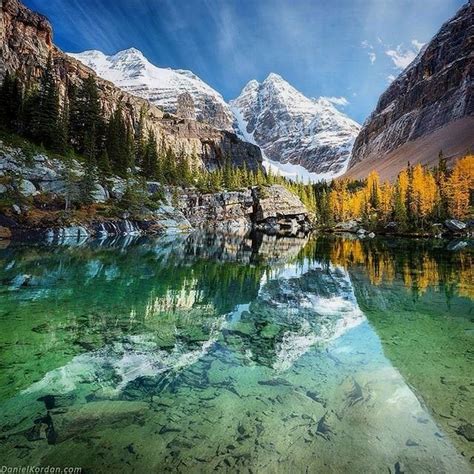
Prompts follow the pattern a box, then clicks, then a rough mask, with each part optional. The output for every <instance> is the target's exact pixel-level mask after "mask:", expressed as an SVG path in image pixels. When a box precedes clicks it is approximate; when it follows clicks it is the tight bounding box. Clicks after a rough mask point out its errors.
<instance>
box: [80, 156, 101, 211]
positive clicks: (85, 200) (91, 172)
mask: <svg viewBox="0 0 474 474" xmlns="http://www.w3.org/2000/svg"><path fill="white" fill-rule="evenodd" d="M96 181H97V171H96V168H95V166H94V165H92V164H89V165H87V166H86V167H85V171H84V174H83V175H82V177H81V179H80V181H79V201H80V203H81V204H85V205H90V204H92V203H93V202H94V191H95V188H96Z"/></svg>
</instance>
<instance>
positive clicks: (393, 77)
mask: <svg viewBox="0 0 474 474" xmlns="http://www.w3.org/2000/svg"><path fill="white" fill-rule="evenodd" d="M395 79H396V77H395V76H394V75H393V74H390V75H389V76H387V82H388V83H389V84H391V83H392V82H393V81H394V80H395Z"/></svg>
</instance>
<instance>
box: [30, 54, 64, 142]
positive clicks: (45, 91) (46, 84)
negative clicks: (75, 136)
mask: <svg viewBox="0 0 474 474" xmlns="http://www.w3.org/2000/svg"><path fill="white" fill-rule="evenodd" d="M38 101H39V103H38V107H37V108H36V109H35V110H34V113H33V123H32V134H33V138H34V139H35V140H36V141H38V142H39V143H42V144H43V145H44V146H45V147H46V148H51V149H54V150H56V151H64V143H63V142H62V138H63V137H62V134H61V132H60V121H61V116H60V107H59V89H58V86H57V84H56V81H55V79H54V73H53V64H52V59H51V55H50V56H49V57H48V62H47V64H46V68H45V70H44V71H43V74H42V77H41V81H40V86H39V97H38Z"/></svg>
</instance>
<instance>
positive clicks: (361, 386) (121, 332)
mask: <svg viewBox="0 0 474 474" xmlns="http://www.w3.org/2000/svg"><path fill="white" fill-rule="evenodd" d="M473 256H474V244H473V243H472V242H469V241H453V242H447V241H441V240H440V241H428V240H404V239H390V240H388V239H387V240H384V239H378V238H376V239H373V240H359V239H354V238H350V237H324V236H308V237H305V238H276V237H271V236H264V235H254V236H247V237H242V236H229V235H219V234H202V233H195V234H190V235H179V236H166V237H161V238H156V239H151V238H138V237H128V238H120V239H115V240H107V241H92V242H81V243H76V244H75V245H73V244H72V243H71V245H61V246H52V245H40V244H37V245H34V244H10V245H3V247H2V248H0V282H1V286H0V413H1V415H0V416H1V417H0V464H1V465H6V466H10V467H15V466H61V467H81V468H82V472H87V473H89V472H91V473H95V472H104V473H105V472H137V473H142V472H143V473H145V472H186V473H194V472H242V473H267V472H268V473H299V472H302V473H306V472H307V473H346V472H347V473H392V474H395V473H397V474H402V473H425V472H426V473H456V474H458V473H469V472H473V471H474V447H473V441H474V370H473V367H474V365H473V361H474V304H473V300H474V270H473V260H474V258H473Z"/></svg>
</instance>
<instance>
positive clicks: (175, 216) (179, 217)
mask: <svg viewBox="0 0 474 474" xmlns="http://www.w3.org/2000/svg"><path fill="white" fill-rule="evenodd" d="M153 215H154V216H155V218H156V221H157V223H158V224H159V225H160V227H162V230H163V231H164V232H165V233H167V234H174V233H179V232H189V231H191V230H192V226H191V224H190V222H189V221H188V219H186V217H185V215H184V214H183V213H182V212H181V211H180V210H179V209H176V208H174V207H172V206H168V205H165V204H163V205H161V206H160V207H159V208H158V209H157V210H156V211H154V213H153Z"/></svg>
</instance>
